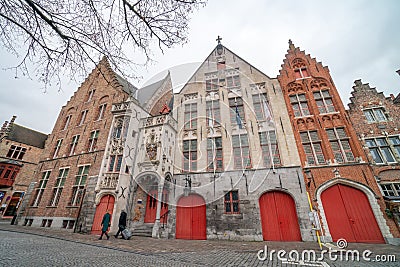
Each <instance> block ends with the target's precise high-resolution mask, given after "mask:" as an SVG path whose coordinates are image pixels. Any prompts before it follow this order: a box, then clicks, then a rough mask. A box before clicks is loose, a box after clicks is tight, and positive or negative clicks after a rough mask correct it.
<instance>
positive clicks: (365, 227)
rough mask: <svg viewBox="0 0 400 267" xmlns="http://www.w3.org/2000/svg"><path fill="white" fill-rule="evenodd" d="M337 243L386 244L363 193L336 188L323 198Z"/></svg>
mask: <svg viewBox="0 0 400 267" xmlns="http://www.w3.org/2000/svg"><path fill="white" fill-rule="evenodd" d="M321 200H322V205H323V207H324V212H325V217H326V220H327V222H328V226H329V231H330V233H331V236H332V239H333V241H337V240H338V239H340V238H344V239H346V241H347V242H362V243H385V241H384V239H383V236H382V233H381V231H380V229H379V226H378V223H377V222H376V219H375V216H374V213H373V212H372V209H371V205H370V203H369V201H368V198H367V196H366V195H365V194H364V193H363V192H362V191H360V190H358V189H356V188H353V187H350V186H347V185H343V184H336V185H334V186H331V187H329V188H328V189H326V190H325V191H323V192H322V194H321Z"/></svg>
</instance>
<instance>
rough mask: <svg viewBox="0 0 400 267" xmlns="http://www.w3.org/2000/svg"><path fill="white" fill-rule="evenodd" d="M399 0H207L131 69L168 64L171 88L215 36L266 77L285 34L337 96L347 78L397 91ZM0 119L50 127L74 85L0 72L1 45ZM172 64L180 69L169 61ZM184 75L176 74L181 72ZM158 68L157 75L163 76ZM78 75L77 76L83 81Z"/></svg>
mask: <svg viewBox="0 0 400 267" xmlns="http://www.w3.org/2000/svg"><path fill="white" fill-rule="evenodd" d="M399 14H400V1H397V0H392V1H389V0H351V1H348V0H347V1H346V0H343V1H341V0H340V1H339V0H338V1H314V0H303V1H298V0H296V1H288V0H287V1H285V0H282V1H276V0H275V1H269V0H268V1H267V0H257V1H256V0H248V1H244V0H229V1H228V0H224V1H222V0H218V1H217V0H211V1H209V3H208V4H207V6H206V7H205V8H202V9H200V10H198V11H196V12H195V13H194V14H193V15H192V20H191V22H190V24H189V25H190V30H189V42H188V43H187V44H185V45H183V46H177V47H175V48H173V49H169V50H164V54H162V53H160V52H157V51H156V52H155V53H154V57H155V59H156V60H157V62H156V63H154V64H153V65H152V66H149V67H148V68H147V69H142V70H138V71H139V74H141V75H142V76H143V77H144V78H143V79H142V80H140V81H131V82H132V83H133V84H134V85H136V86H138V87H140V86H142V85H143V84H146V81H147V83H148V81H149V80H150V79H151V78H152V77H153V76H154V75H157V74H159V73H162V72H163V71H165V70H167V69H170V68H173V67H175V68H173V69H174V71H173V72H172V79H173V82H174V86H178V85H179V84H181V83H182V80H183V78H182V77H185V78H189V76H190V75H191V74H192V72H193V71H194V69H195V67H196V66H197V65H198V64H199V63H200V62H201V61H203V60H204V59H205V58H206V57H207V56H208V54H209V53H210V52H211V50H212V49H214V47H215V46H216V44H217V43H216V41H215V39H216V38H217V36H218V35H220V36H221V37H222V44H223V45H225V46H226V47H227V48H229V49H230V50H232V51H233V52H234V53H236V54H238V55H239V56H240V57H242V58H243V59H245V60H246V61H248V62H249V63H250V64H252V65H253V66H255V67H257V68H258V69H260V70H261V71H263V72H264V73H265V74H267V75H268V76H270V77H276V76H277V75H278V73H279V69H280V66H281V64H282V63H283V59H284V56H285V53H286V51H287V49H288V39H292V41H293V43H294V44H295V46H299V47H300V48H301V49H302V50H305V51H306V53H309V54H311V56H312V57H315V58H317V60H318V61H322V63H323V64H324V65H325V66H328V67H329V69H330V71H331V75H332V78H333V81H334V82H335V85H336V87H337V88H338V90H339V93H340V95H341V97H342V101H343V102H344V103H345V104H347V103H348V102H349V97H350V92H351V90H352V86H353V83H354V80H356V79H362V81H363V82H364V83H369V84H370V85H371V87H376V88H377V90H378V91H383V92H384V93H385V95H386V96H389V94H391V93H392V94H395V95H397V94H398V93H399V92H400V76H399V75H398V74H396V72H395V71H396V70H398V69H400V30H399V29H400V15H399ZM0 56H1V62H0V123H1V124H2V123H3V122H4V121H5V120H10V118H11V116H12V115H17V120H16V123H18V124H21V125H24V126H27V127H29V128H32V129H35V130H39V131H42V132H44V133H50V132H51V130H52V128H53V125H54V123H55V120H56V119H57V116H58V113H59V111H60V109H61V106H62V105H64V104H65V103H66V102H67V101H68V99H69V98H70V96H71V95H72V94H73V92H74V91H75V90H76V89H77V88H78V86H79V84H72V83H70V84H67V83H65V84H64V85H63V87H62V91H61V92H59V91H58V88H57V87H54V88H49V89H48V90H47V92H46V93H43V85H41V84H39V83H37V82H36V81H35V80H33V81H32V80H29V79H27V78H25V77H23V76H22V77H21V76H20V75H18V78H15V76H16V75H15V73H14V72H12V71H9V70H5V68H6V67H10V66H13V64H14V63H15V62H17V61H16V59H15V58H14V56H13V55H10V54H8V53H7V52H6V51H5V50H4V49H3V48H1V47H0ZM176 66H179V67H176ZM182 73H183V74H182ZM163 75H164V74H163V73H162V74H161V75H160V74H159V76H158V77H161V76H163ZM83 80H84V78H83V77H82V78H81V79H80V81H83Z"/></svg>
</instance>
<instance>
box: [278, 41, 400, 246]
mask: <svg viewBox="0 0 400 267" xmlns="http://www.w3.org/2000/svg"><path fill="white" fill-rule="evenodd" d="M278 80H279V83H280V85H281V87H282V91H283V94H284V96H285V101H286V105H287V109H288V112H289V117H290V121H291V124H292V127H293V130H294V137H295V139H296V143H297V147H298V150H299V154H300V159H301V165H302V167H303V170H304V175H305V177H306V179H307V192H308V194H309V195H310V198H311V200H312V205H313V207H314V208H315V209H316V210H317V211H318V212H319V216H320V219H321V221H322V222H321V231H320V234H321V235H322V237H323V240H325V241H331V240H333V241H336V240H337V239H339V238H345V239H346V240H347V241H348V242H372V243H374V242H376V243H383V242H385V241H386V242H389V243H394V242H397V240H398V239H396V238H398V237H399V232H398V230H397V229H396V227H395V225H394V222H393V221H392V220H389V219H388V217H387V215H386V213H385V208H386V206H385V203H384V199H383V197H382V194H381V191H380V188H379V187H378V185H377V183H376V180H375V177H374V173H373V171H372V169H371V168H370V166H369V164H368V160H367V157H366V155H365V153H364V151H363V147H362V145H361V143H360V142H359V140H358V136H357V134H356V132H355V130H354V127H353V126H352V125H351V122H350V119H349V116H348V114H347V112H346V110H345V108H344V106H343V103H342V101H341V99H340V96H339V94H338V91H337V89H336V87H335V84H334V82H333V80H332V78H331V76H330V73H329V69H328V67H326V66H323V65H322V63H320V62H317V61H316V59H315V58H311V56H310V55H308V54H305V52H304V51H301V50H300V49H299V48H298V47H295V46H294V45H293V43H292V42H291V41H289V49H288V52H287V54H286V56H285V59H284V63H283V65H282V69H281V70H280V74H279V76H278Z"/></svg>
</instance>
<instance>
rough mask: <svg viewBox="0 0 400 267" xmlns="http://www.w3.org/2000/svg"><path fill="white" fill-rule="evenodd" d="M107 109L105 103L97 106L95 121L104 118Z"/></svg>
mask: <svg viewBox="0 0 400 267" xmlns="http://www.w3.org/2000/svg"><path fill="white" fill-rule="evenodd" d="M106 108H107V103H103V104H101V105H100V106H99V114H98V116H97V120H98V121H100V120H102V119H103V118H104V113H105V110H106Z"/></svg>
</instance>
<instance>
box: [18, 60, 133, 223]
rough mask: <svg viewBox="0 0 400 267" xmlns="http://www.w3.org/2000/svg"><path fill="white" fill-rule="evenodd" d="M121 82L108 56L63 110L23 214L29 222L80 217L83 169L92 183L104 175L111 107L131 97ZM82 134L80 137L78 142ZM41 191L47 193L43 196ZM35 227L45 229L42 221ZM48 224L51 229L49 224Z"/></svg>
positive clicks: (70, 219)
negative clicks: (76, 193) (76, 194)
mask: <svg viewBox="0 0 400 267" xmlns="http://www.w3.org/2000/svg"><path fill="white" fill-rule="evenodd" d="M120 79H121V78H120V77H119V76H117V75H116V74H115V73H114V72H113V71H112V70H111V67H110V65H109V63H108V61H107V59H106V58H104V59H103V60H102V61H100V63H99V64H98V65H97V67H96V68H95V69H94V70H93V71H92V73H91V74H90V75H89V76H88V78H87V79H86V80H85V81H84V82H83V83H82V85H81V86H80V87H79V88H78V90H77V91H76V92H75V93H74V95H73V96H72V97H71V99H70V100H69V101H68V102H67V104H66V105H65V106H63V107H62V108H61V111H60V114H59V116H58V118H57V121H56V123H55V126H54V129H53V131H52V133H51V134H50V135H49V138H48V141H47V143H46V148H45V151H44V154H43V157H42V158H41V160H40V163H39V166H38V169H37V174H36V181H37V182H38V184H37V186H36V188H35V189H34V191H33V192H32V197H31V198H30V203H29V207H28V208H27V211H26V212H25V214H24V216H26V218H27V219H28V220H30V218H34V219H32V220H52V219H53V218H55V217H59V218H60V217H61V218H64V219H66V220H69V221H73V220H74V219H76V218H77V216H78V212H79V206H80V202H77V203H75V204H71V203H70V202H71V197H72V194H73V186H74V184H75V181H76V176H77V175H78V170H79V167H81V166H85V165H89V172H88V175H87V177H88V178H87V180H89V177H96V176H98V175H99V170H100V167H101V162H102V159H103V155H104V150H105V148H106V144H107V140H108V135H109V132H110V127H111V123H112V118H113V116H112V114H111V108H112V104H113V103H120V102H123V101H126V99H127V98H128V96H129V93H128V92H126V90H124V88H123V85H122V84H121V83H120ZM78 135H79V138H76V136H78ZM74 138H75V139H74ZM59 140H62V142H60V141H59ZM74 141H75V142H74ZM74 143H75V144H74ZM72 147H74V148H73V149H72ZM56 150H58V151H57V153H55V152H56ZM71 150H73V151H72V152H71ZM63 168H69V171H68V175H67V176H66V178H65V181H64V182H63V185H59V184H58V181H57V178H58V176H59V172H60V169H63ZM46 171H50V175H49V177H48V181H47V184H46V185H45V186H43V184H44V183H43V182H41V179H42V178H43V174H44V172H46ZM57 184H58V185H57ZM57 187H59V188H60V187H61V188H62V192H61V194H60V198H59V201H58V203H57V204H54V202H53V204H52V203H51V202H52V199H53V198H54V197H53V190H54V189H55V188H57ZM40 188H43V189H44V190H43V193H42V196H41V197H40V196H39V195H40V192H39V191H40ZM64 221H65V220H64ZM26 223H27V221H25V224H26ZM28 224H29V225H30V224H32V221H31V222H28ZM33 224H34V225H38V224H39V225H40V224H41V222H33ZM47 226H50V225H49V223H48V224H47Z"/></svg>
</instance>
